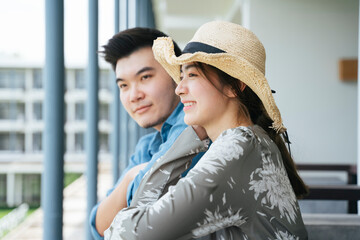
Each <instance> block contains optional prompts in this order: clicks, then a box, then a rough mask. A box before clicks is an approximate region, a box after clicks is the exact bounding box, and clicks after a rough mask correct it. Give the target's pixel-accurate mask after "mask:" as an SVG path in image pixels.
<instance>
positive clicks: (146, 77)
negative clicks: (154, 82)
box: [141, 75, 151, 80]
mask: <svg viewBox="0 0 360 240" xmlns="http://www.w3.org/2000/svg"><path fill="white" fill-rule="evenodd" d="M150 77H151V75H144V76H142V77H141V80H146V79H149V78H150Z"/></svg>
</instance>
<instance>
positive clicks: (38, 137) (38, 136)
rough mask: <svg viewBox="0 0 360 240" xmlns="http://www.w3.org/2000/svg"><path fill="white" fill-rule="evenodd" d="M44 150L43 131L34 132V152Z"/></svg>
mask: <svg viewBox="0 0 360 240" xmlns="http://www.w3.org/2000/svg"><path fill="white" fill-rule="evenodd" d="M41 151H42V133H41V132H36V133H33V152H41Z"/></svg>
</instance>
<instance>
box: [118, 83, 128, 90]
mask: <svg viewBox="0 0 360 240" xmlns="http://www.w3.org/2000/svg"><path fill="white" fill-rule="evenodd" d="M126 86H127V85H126V84H119V88H120V89H121V88H125V87H126Z"/></svg>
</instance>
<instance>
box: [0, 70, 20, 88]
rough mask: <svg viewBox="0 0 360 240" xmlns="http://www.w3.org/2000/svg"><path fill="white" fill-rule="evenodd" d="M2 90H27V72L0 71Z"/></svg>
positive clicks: (0, 86)
mask: <svg viewBox="0 0 360 240" xmlns="http://www.w3.org/2000/svg"><path fill="white" fill-rule="evenodd" d="M0 88H10V89H17V88H20V89H25V70H20V69H0Z"/></svg>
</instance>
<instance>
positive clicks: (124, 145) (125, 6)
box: [120, 0, 130, 171]
mask: <svg viewBox="0 0 360 240" xmlns="http://www.w3.org/2000/svg"><path fill="white" fill-rule="evenodd" d="M120 3H121V4H120V30H125V29H127V28H128V27H129V20H128V19H129V17H128V16H129V0H121V2H120ZM129 118H130V117H129V115H128V113H127V112H126V110H125V108H124V107H123V106H122V105H121V106H120V133H121V135H120V160H121V161H120V169H121V171H122V170H124V169H125V167H126V166H127V161H128V159H129V157H128V155H129V138H128V137H129V134H128V132H129V130H128V122H129Z"/></svg>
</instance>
